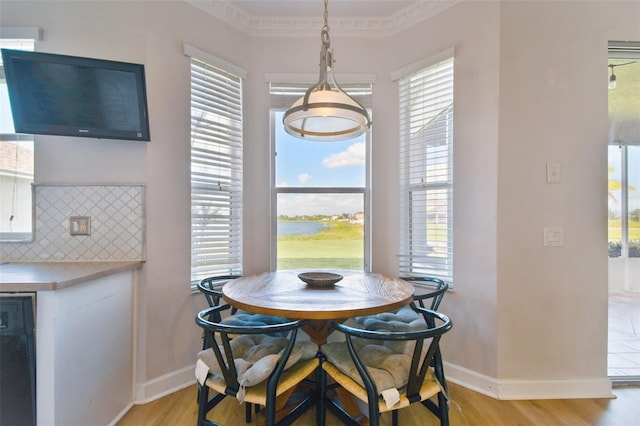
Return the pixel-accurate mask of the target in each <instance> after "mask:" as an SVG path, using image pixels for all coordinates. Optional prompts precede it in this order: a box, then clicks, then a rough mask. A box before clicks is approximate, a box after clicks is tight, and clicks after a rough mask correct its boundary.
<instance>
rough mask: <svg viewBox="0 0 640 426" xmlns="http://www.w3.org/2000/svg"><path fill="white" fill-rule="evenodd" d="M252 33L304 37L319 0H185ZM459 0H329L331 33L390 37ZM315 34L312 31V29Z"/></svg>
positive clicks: (314, 24) (319, 12)
mask: <svg viewBox="0 0 640 426" xmlns="http://www.w3.org/2000/svg"><path fill="white" fill-rule="evenodd" d="M185 1H187V2H188V3H190V4H192V5H194V6H195V7H198V8H199V9H201V10H203V11H205V12H206V13H208V14H210V15H212V16H215V17H217V18H219V19H221V20H223V21H225V22H227V23H228V24H230V25H232V26H234V27H236V28H237V29H239V30H241V31H243V32H245V33H247V34H249V35H254V36H267V37H279V36H286V37H296V36H299V37H307V36H310V34H312V31H317V30H318V29H319V28H321V27H322V19H323V13H324V1H323V0H260V1H256V0H185ZM460 1H462V0H330V1H329V5H328V11H329V27H330V28H331V32H332V34H334V33H339V34H341V35H353V36H373V37H375V36H388V35H392V34H394V33H397V32H399V31H401V30H403V29H405V28H408V27H410V26H412V25H415V24H417V23H418V22H421V21H423V20H425V19H427V18H428V17H430V16H433V15H436V14H438V13H440V12H442V11H443V10H445V9H448V8H449V7H451V6H453V5H455V4H456V3H459V2H460ZM313 35H315V33H313Z"/></svg>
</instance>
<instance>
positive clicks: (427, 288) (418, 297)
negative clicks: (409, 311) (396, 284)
mask: <svg viewBox="0 0 640 426" xmlns="http://www.w3.org/2000/svg"><path fill="white" fill-rule="evenodd" d="M400 279H401V280H404V281H407V282H409V283H411V284H412V285H413V286H414V288H415V290H416V292H415V294H414V296H413V302H412V303H414V306H415V302H418V304H419V305H420V307H422V308H427V309H431V310H432V311H437V310H438V307H439V306H440V302H442V299H443V298H444V295H445V293H446V292H447V290H448V289H449V285H448V284H447V283H446V282H444V281H443V280H441V279H440V278H435V277H400ZM427 302H430V303H429V304H428V305H426V306H425V304H426V303H427Z"/></svg>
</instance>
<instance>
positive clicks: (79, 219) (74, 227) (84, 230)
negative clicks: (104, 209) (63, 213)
mask: <svg viewBox="0 0 640 426" xmlns="http://www.w3.org/2000/svg"><path fill="white" fill-rule="evenodd" d="M69 234H70V235H91V216H71V217H70V218H69Z"/></svg>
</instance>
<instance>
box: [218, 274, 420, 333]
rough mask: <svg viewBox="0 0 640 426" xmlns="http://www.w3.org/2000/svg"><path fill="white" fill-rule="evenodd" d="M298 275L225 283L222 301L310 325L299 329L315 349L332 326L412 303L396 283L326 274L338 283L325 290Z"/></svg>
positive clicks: (408, 289) (409, 291)
mask: <svg viewBox="0 0 640 426" xmlns="http://www.w3.org/2000/svg"><path fill="white" fill-rule="evenodd" d="M300 272H303V271H276V272H265V273H262V274H257V275H249V276H246V277H242V278H238V279H235V280H233V281H229V282H228V283H227V284H225V285H224V287H223V288H222V294H223V298H224V300H225V301H226V302H227V303H229V304H231V305H233V306H235V307H237V308H240V309H244V310H245V311H248V312H253V313H258V314H265V315H273V316H279V317H285V318H290V319H309V320H312V322H311V324H310V325H308V326H307V327H305V328H304V330H305V331H306V332H307V334H309V336H310V337H311V340H312V341H313V342H315V343H316V344H318V345H322V344H324V343H326V341H327V336H329V334H330V333H331V332H332V331H333V329H332V326H331V322H332V321H344V320H345V319H347V318H351V317H356V316H362V315H372V314H377V313H380V312H386V311H390V310H394V309H397V308H400V307H402V306H404V305H408V304H409V303H410V302H411V300H412V299H413V292H414V288H413V286H412V285H411V284H409V283H407V282H406V281H403V280H401V279H399V278H391V277H387V276H384V275H381V274H377V273H366V272H360V271H331V272H337V273H339V274H341V275H343V277H344V278H343V279H342V280H341V281H339V282H337V283H336V284H334V285H332V286H329V287H316V286H310V285H307V284H306V283H304V282H303V281H302V280H300V278H298V274H299V273H300Z"/></svg>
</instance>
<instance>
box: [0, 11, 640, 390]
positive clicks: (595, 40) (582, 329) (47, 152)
mask: <svg viewBox="0 0 640 426" xmlns="http://www.w3.org/2000/svg"><path fill="white" fill-rule="evenodd" d="M25 3H26V4H25ZM0 12H1V13H0V19H1V21H0V23H1V24H2V25H3V26H39V27H41V28H42V29H43V30H44V40H43V41H42V42H40V43H38V44H37V46H36V49H38V50H42V51H50V52H57V53H67V54H74V55H86V56H94V57H102V58H109V59H117V60H123V61H130V62H140V63H144V64H145V67H146V72H147V89H148V94H149V110H150V117H151V138H152V140H151V142H149V143H147V144H145V143H133V142H122V141H119V142H118V141H94V140H87V139H73V140H72V138H53V137H51V138H44V137H42V138H37V145H36V180H38V181H40V182H75V183H81V182H92V183H93V182H104V183H115V182H135V183H144V184H146V185H147V191H146V193H147V263H146V264H145V266H144V268H143V274H142V280H141V281H142V282H141V283H140V284H141V285H140V289H141V290H140V295H139V309H140V317H139V323H140V336H141V338H140V339H141V341H140V344H141V347H140V353H139V357H140V360H139V361H140V365H141V368H140V370H139V377H138V381H139V383H140V385H141V386H140V389H139V390H138V398H139V399H142V400H144V399H146V398H150V397H153V396H154V395H155V394H159V393H162V392H163V391H166V390H169V389H170V388H171V387H172V386H177V385H179V384H181V381H184V380H190V379H191V377H192V371H191V365H192V363H193V358H194V354H195V352H196V351H197V349H198V346H199V332H198V330H197V329H196V327H195V326H194V323H193V317H194V314H195V312H196V311H197V310H198V309H200V308H201V307H202V306H203V301H202V300H201V298H199V297H197V296H192V295H190V294H189V291H188V288H187V287H188V285H187V284H188V281H189V262H190V259H189V207H188V206H189V144H188V134H189V117H188V114H189V107H188V103H189V94H188V93H189V89H188V88H189V63H188V60H187V59H186V58H185V57H184V56H183V55H182V51H181V47H182V43H183V42H188V43H190V44H192V45H194V46H196V47H198V48H200V49H202V50H205V51H208V52H210V53H212V54H214V55H216V56H218V57H221V58H223V59H225V60H227V61H229V62H231V63H234V64H236V65H238V66H241V67H243V68H245V69H247V70H248V72H249V74H248V78H247V80H246V83H245V107H246V116H245V124H246V125H245V142H246V149H245V184H246V192H245V224H244V226H245V228H244V230H245V236H246V237H245V243H246V244H245V246H246V249H245V254H244V259H245V272H246V273H252V272H257V271H262V270H266V269H268V268H269V247H270V244H269V238H270V236H269V229H270V226H269V223H270V217H269V212H270V195H269V176H270V174H269V161H270V160H269V158H270V156H269V139H268V135H269V118H268V114H267V113H266V111H267V108H268V102H269V101H268V88H267V85H266V83H265V82H264V74H265V73H297V72H300V73H316V70H317V55H318V51H319V35H318V34H315V33H313V34H310V37H308V38H294V39H270V38H249V37H247V36H244V35H242V34H240V33H238V32H237V31H236V30H234V29H233V28H231V27H229V26H227V25H226V24H224V23H221V22H220V21H218V20H216V19H214V18H211V17H207V16H205V15H204V14H203V12H201V11H199V10H197V9H194V8H192V7H191V6H189V5H187V4H183V3H180V2H168V1H167V2H139V3H138V2H133V1H130V2H117V3H114V2H106V3H102V2H69V3H62V2H41V3H31V2H12V1H3V2H2V3H0ZM639 23H640V4H639V3H637V2H606V3H599V2H567V3H563V2H549V3H545V2H538V1H534V2H526V1H523V2H505V3H498V2H476V1H471V2H464V3H462V4H459V5H457V6H455V7H452V8H450V9H448V10H446V11H445V12H443V13H441V14H440V15H438V16H436V17H434V18H432V19H430V20H428V21H425V22H423V23H421V24H418V25H416V26H414V27H412V28H410V29H408V30H406V31H404V32H402V33H400V34H397V35H395V36H392V37H388V38H383V39H380V38H346V37H340V38H338V37H333V38H332V46H333V47H334V48H335V54H336V60H337V64H336V70H337V73H338V80H339V81H340V78H339V75H340V74H341V73H343V74H375V75H376V83H375V85H374V97H373V107H374V121H375V124H374V129H373V132H374V133H373V147H372V150H373V170H374V172H373V173H374V176H373V195H372V200H373V212H372V221H373V222H372V223H373V229H374V236H373V247H372V250H373V257H372V261H373V270H375V271H379V272H385V273H390V274H394V273H397V265H396V254H397V244H398V233H397V229H398V227H397V222H398V208H397V203H398V194H397V186H398V164H397V158H398V157H397V115H398V114H397V105H396V104H397V89H396V85H395V84H394V83H392V82H391V81H390V79H389V73H390V72H392V71H394V70H396V69H399V68H402V67H404V66H406V65H409V64H411V63H413V62H416V61H418V60H420V59H423V58H425V57H428V56H430V55H432V54H435V53H437V52H438V51H440V50H443V49H446V48H448V47H451V46H454V47H455V49H456V58H455V95H454V96H455V110H456V112H455V114H456V115H455V120H456V124H455V151H454V156H455V160H454V162H455V166H454V181H455V185H456V194H455V200H454V202H455V204H454V206H455V213H454V221H455V225H454V227H455V235H454V244H455V247H456V252H455V253H456V254H455V256H456V258H455V269H454V274H455V290H454V291H453V292H452V293H450V294H449V295H447V297H446V298H445V301H444V302H443V305H442V309H443V310H444V311H446V312H447V313H448V314H450V315H451V317H452V318H453V320H454V329H453V331H452V332H451V333H449V334H448V335H447V336H446V339H444V340H445V344H444V349H445V358H446V359H447V361H448V362H449V367H448V375H449V377H450V378H452V379H454V380H456V381H459V382H464V383H466V384H467V385H468V386H471V387H474V388H477V389H479V390H481V391H483V392H485V393H488V394H491V395H494V396H498V397H510V396H513V395H516V394H518V392H520V394H519V395H521V396H523V397H527V395H529V396H530V395H533V394H534V393H535V392H536V391H538V390H539V389H542V390H543V393H545V392H546V394H548V395H551V394H558V393H562V392H564V395H565V396H567V395H578V396H580V395H583V396H584V395H588V394H589V392H591V394H590V395H593V394H594V393H597V392H601V393H606V389H605V390H604V391H602V387H598V386H599V385H602V384H603V383H604V385H605V386H604V387H605V388H606V385H607V383H608V380H606V309H607V308H606V284H607V279H606V256H607V250H606V218H605V216H604V213H605V212H606V199H605V192H604V191H605V182H606V148H605V147H606V138H603V139H602V143H603V145H602V146H600V145H599V143H600V142H599V138H598V135H603V134H604V135H605V136H606V128H607V121H606V120H607V118H606V117H607V113H606V105H607V104H606V85H603V86H600V83H601V82H602V81H605V80H606V77H607V67H606V45H607V40H608V39H626V40H640V34H639V32H640V25H639ZM547 161H557V162H560V163H561V166H562V182H561V183H560V184H556V185H548V184H545V183H544V167H545V162H547ZM599 189H602V191H600V190H599ZM544 226H563V227H564V228H565V246H564V247H563V248H556V249H550V248H545V247H543V246H542V228H543V227H544ZM552 349H553V350H552ZM541 372H542V376H540V374H541ZM538 378H542V379H544V380H543V381H542V382H540V381H539V380H538ZM585 379H586V380H587V382H588V383H589V384H590V385H592V384H593V385H594V387H593V388H590V389H587V390H586V391H583V390H581V389H575V383H577V382H579V381H580V380H585ZM554 381H558V382H557V383H556V382H554ZM567 383H569V384H568V385H567ZM527 386H529V387H527ZM558 389H560V391H558ZM594 389H595V390H594ZM581 391H583V392H582V394H580V392H581Z"/></svg>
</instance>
